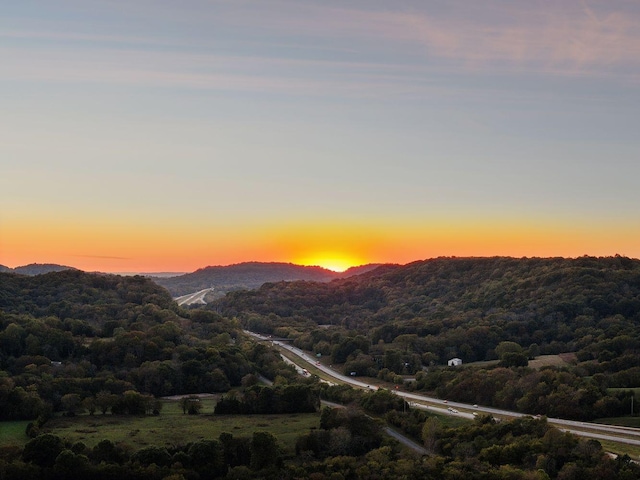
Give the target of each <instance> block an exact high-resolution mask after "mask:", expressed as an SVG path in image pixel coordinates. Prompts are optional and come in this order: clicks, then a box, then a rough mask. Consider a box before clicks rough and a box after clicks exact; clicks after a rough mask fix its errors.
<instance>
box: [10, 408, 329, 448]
mask: <svg viewBox="0 0 640 480" xmlns="http://www.w3.org/2000/svg"><path fill="white" fill-rule="evenodd" d="M214 402H215V400H204V401H203V404H204V405H203V407H204V408H203V410H202V413H200V414H199V415H185V414H183V413H182V409H181V408H180V405H179V403H178V402H177V401H165V402H164V405H163V408H162V411H161V413H160V415H158V416H124V415H123V416H121V415H109V414H107V415H102V414H96V415H77V416H75V417H56V418H54V419H52V420H50V421H49V422H47V424H46V425H45V426H44V428H43V432H50V433H54V434H56V435H59V436H60V437H62V438H64V439H66V440H67V441H69V442H71V443H75V442H83V443H84V444H85V445H87V447H89V448H92V447H93V446H95V445H96V444H97V443H98V442H100V441H101V440H104V439H108V440H111V441H112V442H114V443H122V444H124V445H127V446H128V447H130V448H131V450H133V451H135V450H138V449H140V448H142V447H145V446H149V445H157V446H174V445H176V446H177V445H184V444H187V443H189V442H194V441H197V440H203V439H217V438H218V437H219V436H220V434H221V433H223V432H227V433H231V434H232V435H233V436H234V437H251V436H252V435H253V432H255V431H267V432H271V433H272V434H273V435H275V436H276V438H277V439H278V443H279V444H280V446H281V447H282V448H283V449H284V451H285V452H286V454H293V452H294V451H295V442H296V440H297V438H298V436H300V435H302V434H304V433H307V432H308V431H309V430H310V429H311V428H318V427H319V424H320V414H319V413H309V414H283V415H213V414H212V412H213V406H214V404H215V403H214ZM26 423H27V422H3V423H2V424H0V425H1V426H0V428H2V429H3V430H2V431H3V432H4V431H5V430H4V426H5V425H6V426H7V427H11V429H12V432H13V433H12V435H6V436H5V435H2V438H1V440H2V442H1V444H0V445H8V444H14V445H23V444H24V443H26V442H27V441H28V440H29V439H28V438H27V437H26V435H25V434H24V428H25V426H26ZM19 430H21V431H19ZM20 439H21V441H20Z"/></svg>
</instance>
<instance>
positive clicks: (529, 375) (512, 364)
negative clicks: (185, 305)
mask: <svg viewBox="0 0 640 480" xmlns="http://www.w3.org/2000/svg"><path fill="white" fill-rule="evenodd" d="M639 271H640V267H639V266H638V262H637V261H635V260H628V259H624V258H609V259H578V260H561V259H552V260H540V259H534V260H515V259H438V260H433V261H429V262H419V263H416V264H411V265H408V266H406V267H397V266H383V267H380V268H378V269H377V270H375V271H371V272H368V273H365V274H363V275H360V276H357V277H352V278H348V279H341V280H335V281H333V282H330V283H319V282H305V281H302V282H278V283H274V284H267V285H264V286H263V287H262V288H261V289H259V290H255V291H247V292H242V293H240V292H238V293H233V294H230V295H228V296H227V297H226V298H225V299H224V300H222V301H220V302H218V303H217V304H214V305H211V306H210V309H182V308H180V307H178V306H177V305H176V303H175V302H174V301H173V300H172V298H171V296H170V294H169V293H168V292H167V291H166V290H165V289H164V288H162V287H160V286H158V285H156V284H154V283H153V282H152V281H151V280H149V279H147V278H143V277H137V276H134V277H121V276H116V275H100V274H87V273H83V272H80V271H73V270H67V271H62V272H55V273H47V274H43V275H36V276H25V275H18V274H15V273H0V285H1V287H2V288H0V420H2V421H10V420H30V422H29V424H28V425H27V427H26V432H25V433H26V434H27V435H28V436H29V437H30V438H31V440H29V441H28V442H27V443H26V445H24V447H11V446H4V447H1V448H0V478H3V479H9V480H11V479H28V478H45V479H65V478H69V477H71V476H72V477H74V478H77V479H82V478H91V479H102V478H104V479H115V478H118V479H121V480H122V479H158V480H162V479H169V478H171V479H175V480H179V479H190V480H198V479H209V478H235V479H240V478H247V479H249V478H274V479H275V478H282V479H297V478H314V479H318V480H324V479H332V480H335V479H347V478H372V479H375V478H379V479H395V478H416V479H417V478H425V479H459V478H478V479H546V478H559V479H576V478H594V479H596V478H602V479H609V478H620V479H627V478H629V479H631V478H639V477H640V468H639V467H638V465H637V464H636V463H634V462H632V461H631V460H630V459H629V457H626V456H622V457H619V458H617V459H612V458H610V457H609V456H608V455H607V454H606V453H605V452H604V450H603V449H602V447H601V445H600V444H599V443H598V442H597V441H593V440H583V439H578V438H576V437H574V436H572V435H569V434H565V433H562V432H560V431H558V430H556V429H555V428H553V427H551V426H550V425H548V424H547V423H546V420H545V418H544V417H542V418H540V419H537V418H532V417H528V418H524V419H520V420H516V421H513V422H500V423H498V422H496V421H495V420H494V419H492V418H491V417H480V418H478V419H477V420H476V421H469V422H468V423H466V424H459V425H455V426H451V425H447V424H446V423H443V422H442V421H441V420H440V419H439V418H438V417H437V416H436V415H433V414H430V413H427V412H424V411H418V410H412V409H411V408H409V407H408V405H407V404H406V403H405V402H404V401H403V400H402V399H401V398H400V397H398V396H396V395H394V394H393V393H392V392H390V391H389V390H385V389H380V390H377V391H358V390H354V389H352V388H350V387H348V386H346V385H336V386H330V385H328V384H326V383H321V382H320V381H319V380H318V379H317V378H314V377H301V376H299V375H297V374H296V372H295V370H294V369H293V368H292V367H290V366H287V365H286V364H285V363H284V362H282V360H281V358H280V355H279V353H278V352H277V351H276V350H274V349H273V348H272V347H271V346H270V345H267V344H262V343H255V342H254V341H252V340H250V339H249V338H248V337H247V336H245V335H244V334H243V332H242V328H243V327H249V328H251V329H254V330H258V331H262V332H264V333H273V334H276V335H281V336H286V337H289V338H291V339H292V340H293V341H294V342H295V343H296V344H297V345H299V346H302V347H303V348H306V349H308V350H311V351H317V352H318V353H321V352H322V353H324V354H326V355H327V356H329V357H330V358H331V361H334V362H335V363H339V364H341V365H342V366H343V368H345V369H350V368H353V369H357V371H358V372H359V374H363V375H372V376H377V377H378V378H380V379H381V380H389V381H402V380H403V379H404V378H406V377H411V378H412V380H413V381H412V382H411V383H408V384H406V385H405V388H408V389H414V390H421V391H427V392H432V393H436V394H438V395H441V396H448V397H450V398H456V399H459V400H467V401H469V402H472V401H474V402H478V403H479V402H480V401H482V403H485V404H495V405H501V406H507V407H509V408H519V409H521V410H523V411H528V410H533V411H535V412H536V413H549V414H557V415H559V416H567V417H572V416H581V417H592V416H594V415H605V414H607V415H609V414H612V413H617V412H618V410H620V409H623V408H627V406H628V403H625V402H627V400H628V397H626V396H625V395H626V394H627V393H626V392H625V391H619V393H610V390H611V387H614V386H621V387H631V386H636V384H637V382H636V379H635V377H634V375H635V372H636V370H637V369H638V367H639V366H638V364H637V362H636V363H633V362H634V360H636V359H637V356H638V352H637V345H636V338H638V337H637V333H638V332H637V330H636V328H637V327H635V325H637V323H638V310H637V309H634V308H635V307H634V305H636V303H635V302H637V301H638V292H639V290H640V283H639V278H640V277H639V275H638V273H639ZM588 278H591V279H595V280H588ZM560 290H563V291H560ZM596 298H598V299H599V300H597V301H596ZM578 325H579V327H578ZM554 332H555V333H554ZM483 342H484V343H483ZM465 344H466V345H467V347H464V345H465ZM465 352H467V353H468V354H469V355H470V356H469V357H467V356H466V355H467V353H465ZM563 352H572V353H573V357H574V358H575V362H574V364H573V365H568V366H565V367H547V368H543V369H532V368H530V367H528V366H526V364H527V363H528V360H529V359H530V358H532V357H534V356H536V355H537V354H539V353H563ZM453 355H458V356H461V357H462V358H464V359H465V362H469V361H471V360H475V359H482V360H485V359H496V360H499V363H497V364H496V365H492V366H483V367H474V366H470V367H466V366H463V367H462V368H449V367H445V366H443V364H444V362H445V361H446V359H447V358H448V357H449V356H453ZM620 358H622V359H623V360H624V361H619V359H620ZM523 360H524V365H523V364H522V363H523ZM264 379H266V380H267V383H272V385H266V384H265V383H263V382H264ZM202 392H209V393H218V394H220V398H219V400H218V402H217V405H216V407H215V411H214V413H213V414H212V415H216V416H217V415H255V414H262V415H265V414H266V415H269V414H276V413H277V414H283V413H294V412H316V411H318V410H319V409H320V401H321V399H322V400H323V401H331V402H337V403H341V404H343V405H345V406H346V408H327V407H322V409H321V410H320V411H319V413H317V415H318V427H317V428H314V429H312V430H310V431H308V432H307V433H305V434H303V435H301V436H300V437H299V438H298V439H297V441H296V452H295V456H284V455H283V453H282V450H281V448H280V446H279V441H278V439H277V438H275V437H274V436H273V435H271V434H270V433H268V432H264V431H261V430H260V429H259V428H256V430H255V432H254V433H253V435H252V436H249V437H236V436H234V435H233V434H232V433H223V434H221V435H220V436H219V437H218V438H204V439H199V440H196V441H188V442H180V441H179V439H176V442H175V444H173V445H168V444H165V445H148V446H146V447H144V448H140V449H137V450H132V449H131V448H130V447H128V446H127V445H126V444H121V443H115V442H112V441H110V440H107V439H105V440H103V441H101V442H99V443H97V444H96V445H95V446H91V447H89V446H87V445H85V444H83V443H82V442H75V443H71V442H69V441H68V440H66V439H65V438H64V437H63V436H61V435H58V434H57V433H56V432H55V431H50V430H49V429H48V427H47V425H48V422H50V419H51V418H52V417H53V416H59V415H64V416H66V417H71V418H73V417H75V416H77V415H114V416H118V417H119V418H130V417H129V416H132V415H136V416H147V415H163V414H162V405H163V403H162V401H161V400H160V397H162V396H166V395H174V394H182V395H185V397H184V398H183V400H181V402H180V403H181V405H182V408H183V413H185V414H187V413H189V414H195V415H198V414H199V413H198V412H199V407H200V405H199V402H198V400H197V397H195V396H193V395H191V394H195V393H202ZM542 401H544V402H546V403H540V402H542ZM536 402H537V403H536ZM556 407H558V408H562V409H563V410H562V411H555V410H553V408H556ZM576 412H578V413H576ZM160 418H162V417H160ZM385 423H386V424H388V425H393V426H394V427H395V428H396V429H398V430H401V431H403V432H404V433H405V434H406V435H408V436H409V437H412V438H413V439H414V440H416V441H418V442H420V443H421V444H422V445H424V447H425V448H426V449H427V450H428V452H429V454H428V455H424V456H423V455H416V454H415V453H411V452H409V451H408V450H407V449H406V448H403V447H401V445H400V444H399V443H398V442H397V441H395V440H393V439H391V437H389V436H388V435H386V434H385V433H384V429H383V426H384V424H385Z"/></svg>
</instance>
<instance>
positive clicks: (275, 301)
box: [210, 257, 640, 362]
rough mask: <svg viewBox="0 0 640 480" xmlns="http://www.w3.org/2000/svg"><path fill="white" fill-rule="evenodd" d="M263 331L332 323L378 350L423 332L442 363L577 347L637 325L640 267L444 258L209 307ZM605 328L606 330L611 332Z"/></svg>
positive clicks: (277, 288)
mask: <svg viewBox="0 0 640 480" xmlns="http://www.w3.org/2000/svg"><path fill="white" fill-rule="evenodd" d="M210 308H215V309H217V310H218V311H221V312H224V313H227V314H230V315H235V316H238V318H240V319H242V320H243V321H244V322H246V324H247V325H249V326H251V327H252V328H255V329H257V330H259V331H263V332H270V333H271V332H273V331H274V330H275V329H276V328H278V327H282V326H290V327H292V329H295V328H297V327H298V328H299V327H301V326H305V327H312V326H314V325H333V326H336V327H342V328H345V329H347V330H349V331H352V332H356V333H362V334H365V333H366V334H368V335H369V336H370V338H371V340H372V343H373V344H375V343H377V342H378V341H379V340H383V341H384V342H385V343H391V342H393V341H394V340H395V339H397V338H398V337H399V336H401V335H417V336H418V337H419V338H421V339H426V340H427V342H428V343H429V345H428V350H429V351H430V352H431V353H433V354H435V355H436V356H437V357H438V360H439V361H443V360H445V358H446V357H451V356H455V355H458V356H462V357H463V358H464V360H465V361H466V362H469V361H475V360H485V359H491V358H495V355H494V353H493V350H494V349H495V347H496V346H497V345H498V343H500V342H501V341H505V340H509V341H515V342H517V343H519V344H520V345H522V346H524V347H528V346H529V345H531V344H534V343H535V344H537V345H538V346H540V348H541V351H543V352H549V353H557V352H561V351H570V350H574V349H575V347H576V342H577V341H578V339H580V338H583V337H584V333H585V331H584V329H589V330H590V331H591V333H590V335H591V336H592V337H593V338H598V336H600V335H602V334H605V336H607V337H608V336H610V335H611V334H612V333H614V331H615V332H619V331H620V330H624V329H626V328H635V327H634V326H635V325H636V324H638V323H639V322H640V261H638V260H632V259H628V258H624V257H607V258H592V257H582V258H578V259H563V258H552V259H543V258H531V259H528V258H523V259H515V258H502V257H497V258H438V259H434V260H427V261H422V262H415V263H412V264H409V265H406V266H401V267H399V266H396V267H393V266H386V267H381V268H379V269H377V270H374V271H372V272H369V273H367V274H364V275H360V276H356V277H352V278H348V279H344V280H335V281H333V282H330V283H326V284H323V283H313V282H291V283H277V284H267V285H264V286H263V287H261V288H260V289H259V290H257V291H253V292H234V293H232V294H230V295H228V296H227V297H226V298H225V299H222V300H220V301H218V302H216V303H215V304H214V305H211V307H210ZM606 331H608V333H605V332H606Z"/></svg>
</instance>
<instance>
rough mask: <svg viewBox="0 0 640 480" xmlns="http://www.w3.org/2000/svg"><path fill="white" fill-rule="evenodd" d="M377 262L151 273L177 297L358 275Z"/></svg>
mask: <svg viewBox="0 0 640 480" xmlns="http://www.w3.org/2000/svg"><path fill="white" fill-rule="evenodd" d="M376 266H377V265H363V266H360V267H354V268H350V269H349V270H347V271H346V272H341V273H337V272H333V271H331V270H327V269H325V268H321V267H307V266H302V265H294V264H292V263H264V262H246V263H239V264H236V265H229V266H215V267H205V268H201V269H199V270H196V271H195V272H193V273H187V274H185V275H180V276H177V277H169V278H159V277H154V278H153V280H154V281H155V282H156V283H157V284H158V285H162V286H163V287H165V288H166V289H167V290H169V292H171V294H172V295H173V296H176V297H177V296H180V295H186V294H189V293H193V292H196V291H199V290H204V289H205V288H212V287H213V288H214V295H215V296H217V297H218V298H220V297H222V296H224V294H225V293H227V292H230V291H235V290H251V289H255V288H258V287H260V286H261V285H263V284H264V283H267V282H279V281H294V280H309V281H314V282H328V281H330V280H333V279H336V278H345V277H349V276H352V275H357V274H359V273H363V272H366V271H369V270H371V269H373V268H375V267H376Z"/></svg>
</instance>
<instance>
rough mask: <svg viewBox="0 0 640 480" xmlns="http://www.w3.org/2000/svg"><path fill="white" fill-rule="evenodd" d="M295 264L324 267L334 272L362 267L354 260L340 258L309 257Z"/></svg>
mask: <svg viewBox="0 0 640 480" xmlns="http://www.w3.org/2000/svg"><path fill="white" fill-rule="evenodd" d="M295 263H298V264H300V265H307V266H316V267H322V268H326V269H327V270H331V271H333V272H344V271H345V270H348V269H349V268H351V267H355V266H357V265H360V263H359V262H358V261H356V260H354V259H350V258H346V257H338V256H331V257H329V256H327V257H320V256H318V257H309V258H305V259H303V260H300V261H298V262H295Z"/></svg>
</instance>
